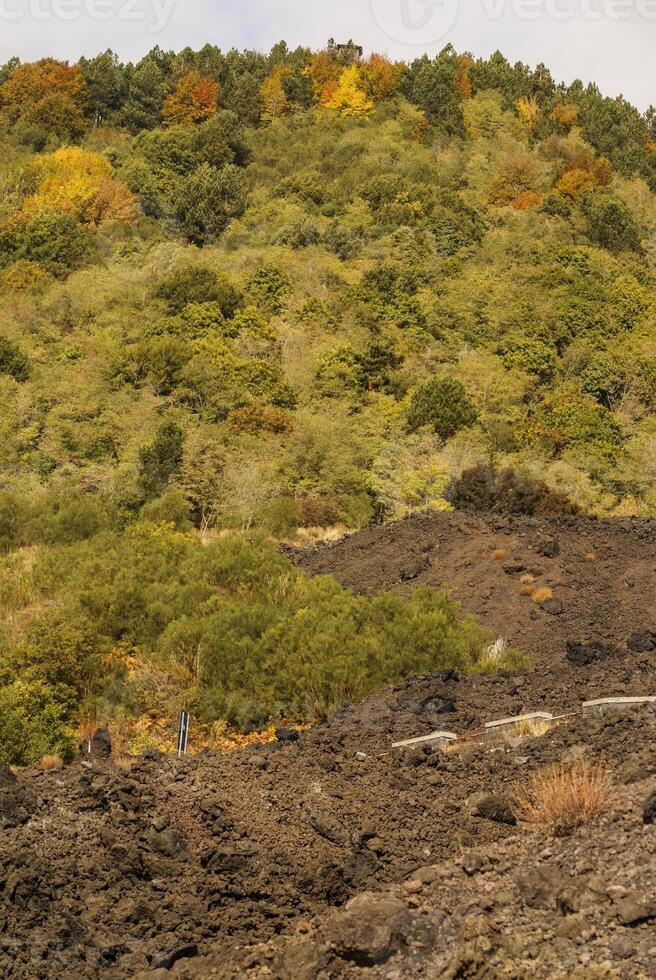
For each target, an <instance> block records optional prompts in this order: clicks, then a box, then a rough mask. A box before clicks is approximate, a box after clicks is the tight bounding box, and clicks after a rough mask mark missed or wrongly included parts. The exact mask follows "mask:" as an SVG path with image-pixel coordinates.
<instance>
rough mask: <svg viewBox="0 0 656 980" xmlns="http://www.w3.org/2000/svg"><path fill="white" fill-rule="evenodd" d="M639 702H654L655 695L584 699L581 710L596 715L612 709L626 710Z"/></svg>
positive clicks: (655, 701) (604, 713) (655, 702)
mask: <svg viewBox="0 0 656 980" xmlns="http://www.w3.org/2000/svg"><path fill="white" fill-rule="evenodd" d="M641 704H656V697H651V696H650V697H643V698H598V699H597V700H596V701H586V702H585V704H584V705H583V711H584V712H587V713H591V714H596V715H607V714H610V713H611V712H613V711H626V710H627V709H628V708H638V707H640V705H641Z"/></svg>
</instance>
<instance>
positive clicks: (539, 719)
mask: <svg viewBox="0 0 656 980" xmlns="http://www.w3.org/2000/svg"><path fill="white" fill-rule="evenodd" d="M553 720H554V717H553V715H550V714H549V713H548V712H547V711H534V712H533V713H532V714H530V715H518V716H517V717H516V718H501V720H500V721H488V723H487V725H486V726H485V734H486V735H501V734H502V733H504V732H505V731H506V729H510V728H518V727H520V726H521V725H526V726H530V725H535V726H536V727H537V726H540V725H547V726H548V725H551V724H552V722H553Z"/></svg>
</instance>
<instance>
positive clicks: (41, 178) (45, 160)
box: [22, 146, 139, 226]
mask: <svg viewBox="0 0 656 980" xmlns="http://www.w3.org/2000/svg"><path fill="white" fill-rule="evenodd" d="M33 168H34V172H35V176H36V183H37V186H36V190H35V192H34V193H33V194H31V195H30V196H29V197H28V198H26V200H25V201H24V202H23V207H22V213H23V215H24V216H25V217H33V216H34V215H36V214H39V213H41V212H44V211H57V212H63V213H65V214H70V215H72V216H73V217H75V218H77V220H78V221H82V222H84V223H85V224H90V225H96V226H98V225H101V224H104V223H105V222H106V221H111V220H117V221H125V222H130V221H133V220H134V219H135V218H136V217H137V215H138V213H139V206H138V204H137V202H136V200H135V198H134V196H133V195H132V194H131V192H130V191H129V190H128V188H127V187H126V186H125V185H124V184H122V183H121V182H120V181H119V180H116V178H115V176H114V169H113V167H112V165H111V163H110V162H109V160H108V159H107V158H106V157H104V156H103V155H102V154H101V153H91V152H89V151H88V150H83V149H81V148H80V147H77V146H65V147H62V149H61V150H57V151H56V152H54V153H46V154H44V155H43V156H39V157H36V158H35V160H34V163H33Z"/></svg>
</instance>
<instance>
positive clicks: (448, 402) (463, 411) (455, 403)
mask: <svg viewBox="0 0 656 980" xmlns="http://www.w3.org/2000/svg"><path fill="white" fill-rule="evenodd" d="M477 417H478V413H477V411H476V408H475V407H474V404H473V402H472V401H471V399H470V398H469V395H468V394H467V391H466V389H465V387H464V385H462V384H461V383H460V381H457V380H456V379H455V378H436V379H435V380H433V381H429V382H428V383H427V384H425V385H424V386H423V387H422V388H419V389H418V390H417V391H416V392H415V393H414V395H413V396H412V400H411V402H410V408H409V410H408V428H409V429H410V430H411V432H416V431H417V430H418V429H420V428H421V427H422V426H425V425H426V426H430V428H431V429H433V430H434V431H435V432H436V433H437V435H438V436H440V438H441V439H449V438H450V437H451V436H453V435H455V434H456V432H458V431H459V430H460V429H464V428H465V427H466V426H468V425H473V423H474V422H475V421H476V419H477Z"/></svg>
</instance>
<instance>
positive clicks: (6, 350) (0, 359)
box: [0, 334, 30, 381]
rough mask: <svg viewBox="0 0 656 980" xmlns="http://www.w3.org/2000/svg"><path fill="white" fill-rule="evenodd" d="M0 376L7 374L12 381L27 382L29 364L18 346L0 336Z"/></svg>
mask: <svg viewBox="0 0 656 980" xmlns="http://www.w3.org/2000/svg"><path fill="white" fill-rule="evenodd" d="M0 374H8V375H9V377H10V378H13V379H14V381H27V380H28V379H29V377H30V362H29V360H28V359H27V355H26V354H24V353H23V351H22V350H21V349H20V347H19V346H18V344H14V343H12V341H11V340H7V338H6V337H3V336H2V335H1V334H0Z"/></svg>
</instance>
